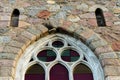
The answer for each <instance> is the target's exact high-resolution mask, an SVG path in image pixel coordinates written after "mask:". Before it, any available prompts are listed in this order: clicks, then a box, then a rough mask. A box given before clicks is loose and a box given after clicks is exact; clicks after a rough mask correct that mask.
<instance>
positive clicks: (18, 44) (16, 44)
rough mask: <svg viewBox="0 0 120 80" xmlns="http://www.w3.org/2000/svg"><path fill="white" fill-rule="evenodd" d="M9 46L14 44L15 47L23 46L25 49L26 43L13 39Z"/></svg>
mask: <svg viewBox="0 0 120 80" xmlns="http://www.w3.org/2000/svg"><path fill="white" fill-rule="evenodd" d="M8 45H9V46H13V47H16V48H21V49H22V50H23V51H24V50H25V48H26V46H25V44H24V43H21V42H18V41H15V40H12V41H10V42H9V43H8Z"/></svg>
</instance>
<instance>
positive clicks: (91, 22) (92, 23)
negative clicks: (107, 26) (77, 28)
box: [87, 18, 98, 26]
mask: <svg viewBox="0 0 120 80" xmlns="http://www.w3.org/2000/svg"><path fill="white" fill-rule="evenodd" d="M87 23H88V25H90V26H98V24H97V20H96V18H95V19H88V22H87Z"/></svg>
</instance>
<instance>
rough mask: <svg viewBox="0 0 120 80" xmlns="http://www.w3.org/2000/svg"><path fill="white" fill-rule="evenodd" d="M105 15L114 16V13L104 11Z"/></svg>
mask: <svg viewBox="0 0 120 80" xmlns="http://www.w3.org/2000/svg"><path fill="white" fill-rule="evenodd" d="M104 16H105V17H113V14H112V13H110V12H104Z"/></svg>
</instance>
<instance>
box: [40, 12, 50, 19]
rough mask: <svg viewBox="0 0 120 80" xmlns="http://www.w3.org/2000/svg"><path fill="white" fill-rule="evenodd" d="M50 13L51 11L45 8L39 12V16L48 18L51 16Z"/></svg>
mask: <svg viewBox="0 0 120 80" xmlns="http://www.w3.org/2000/svg"><path fill="white" fill-rule="evenodd" d="M50 14H51V13H50V12H49V11H47V10H43V11H41V12H40V13H39V14H38V17H39V18H42V19H47V18H49V16H50Z"/></svg>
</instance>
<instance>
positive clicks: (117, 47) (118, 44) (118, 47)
mask: <svg viewBox="0 0 120 80" xmlns="http://www.w3.org/2000/svg"><path fill="white" fill-rule="evenodd" d="M112 49H113V50H114V51H120V42H114V43H112Z"/></svg>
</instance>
